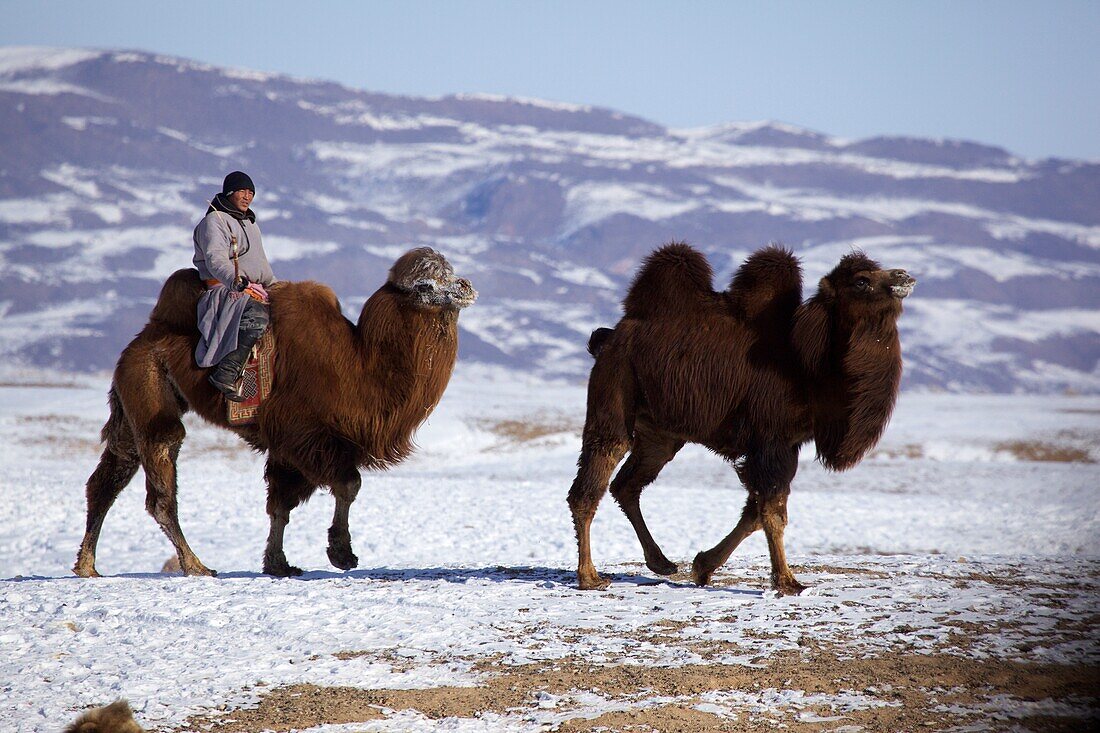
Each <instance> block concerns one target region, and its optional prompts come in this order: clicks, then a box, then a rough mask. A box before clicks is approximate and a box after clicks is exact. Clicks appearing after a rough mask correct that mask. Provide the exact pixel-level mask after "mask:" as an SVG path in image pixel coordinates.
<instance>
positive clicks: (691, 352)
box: [569, 243, 916, 595]
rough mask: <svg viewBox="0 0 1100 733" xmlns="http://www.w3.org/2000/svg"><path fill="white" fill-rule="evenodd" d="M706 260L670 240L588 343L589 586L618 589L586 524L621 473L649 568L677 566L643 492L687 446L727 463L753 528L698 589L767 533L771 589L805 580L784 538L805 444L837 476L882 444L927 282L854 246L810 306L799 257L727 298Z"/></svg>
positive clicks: (745, 275) (782, 255) (777, 261)
mask: <svg viewBox="0 0 1100 733" xmlns="http://www.w3.org/2000/svg"><path fill="white" fill-rule="evenodd" d="M712 280H713V275H712V272H711V268H710V264H709V263H708V262H707V261H706V258H704V257H703V255H702V254H700V253H699V252H697V251H695V250H694V249H692V248H691V247H689V246H687V245H686V244H677V243H673V244H670V245H667V246H665V247H663V248H661V249H659V250H657V251H656V252H654V253H653V254H652V255H650V256H649V258H648V259H647V260H646V262H645V263H644V265H643V267H642V269H641V270H640V271H639V273H638V275H637V277H636V278H635V280H634V283H633V284H632V285H631V288H630V291H629V292H628V294H627V296H626V299H625V301H624V303H623V310H624V316H623V318H622V320H621V321H619V323H618V325H616V326H615V328H614V329H598V330H597V331H595V332H594V333H593V334H592V338H591V340H590V341H589V350H590V351H592V353H593V355H594V356H595V357H596V363H595V364H594V365H593V367H592V374H591V377H590V379H589V383H588V415H587V418H586V420H585V425H584V434H583V443H582V448H581V454H580V460H579V461H578V466H579V470H578V472H577V478H576V480H575V481H574V482H573V486H572V488H571V489H570V491H569V507H570V509H571V510H572V513H573V523H574V527H575V529H576V532H577V550H578V561H577V583H578V585H579V586H580V588H582V589H598V588H605V587H607V585H608V583H609V581H608V580H606V579H605V578H603V577H601V576H600V575H599V574H597V572H596V568H595V566H594V565H593V564H592V554H591V549H590V543H589V531H590V527H591V524H592V517H593V516H594V515H595V513H596V507H597V505H598V504H599V502H600V499H601V498H602V497H603V494H604V491H605V490H606V489H607V483H608V479H609V478H610V476H611V473H612V472H613V471H614V470H615V466H616V465H617V464H618V463H619V461H620V460H622V458H623V456H625V455H626V454H627V452H628V451H629V453H630V456H629V458H627V460H626V463H624V464H623V466H622V468H621V469H619V472H618V474H617V475H616V476H615V480H614V481H612V482H611V494H612V496H614V497H615V499H616V501H618V503H619V505H620V507H621V508H622V510H623V512H624V513H625V514H626V516H627V518H628V519H629V520H630V523H631V524H632V525H633V527H634V530H635V532H636V533H637V535H638V540H639V541H640V542H641V545H642V551H643V553H644V555H645V560H646V565H647V566H648V567H649V569H650V570H652V571H653V572H655V573H657V574H659V575H671V574H672V573H674V572H676V569H677V567H676V565H675V564H674V563H673V562H671V561H670V560H669V559H668V558H667V557H665V554H664V553H663V552H662V551H661V548H660V547H659V546H658V545H657V543H656V542H655V541H654V539H653V536H652V535H651V534H650V532H649V529H648V528H647V527H646V524H645V520H644V519H643V518H642V512H641V508H640V505H639V501H638V500H639V497H640V496H641V493H642V490H643V489H644V488H645V487H646V486H647V485H649V484H650V483H652V482H653V481H654V480H655V479H656V478H657V474H658V473H659V472H660V471H661V469H662V468H664V466H665V464H667V463H668V462H669V461H671V460H672V458H673V457H674V456H675V455H676V453H677V451H679V450H680V448H682V447H683V445H684V444H685V443H689V442H690V443H699V444H701V445H704V446H706V447H707V448H709V449H710V450H712V451H714V452H715V453H717V454H718V455H720V456H722V457H723V458H725V459H726V460H728V461H729V462H730V463H731V464H732V465H733V467H734V469H735V470H736V471H737V475H738V477H739V478H740V479H741V482H742V483H743V484H744V485H745V488H746V489H748V492H749V495H748V500H747V502H746V503H745V508H744V511H743V513H742V515H741V520H740V521H739V522H738V524H737V526H736V527H735V528H734V529H733V531H732V532H731V533H730V534H729V535H728V536H727V537H726V538H725V539H723V540H722V541H721V542H719V543H718V544H717V545H715V546H714V547H712V548H711V549H709V550H707V551H705V552H700V553H699V554H698V555H696V557H695V561H694V563H693V564H692V576H693V578H694V580H695V582H696V583H698V584H699V585H706V584H707V583H709V582H710V579H711V576H712V574H713V573H714V571H715V570H716V569H717V568H719V567H720V566H721V565H722V564H723V563H725V561H726V560H727V559H728V558H729V556H730V554H732V553H733V551H734V549H735V548H736V547H737V545H738V544H739V543H740V542H741V541H742V540H744V539H745V538H746V537H748V536H749V535H750V534H752V533H753V532H755V531H756V530H758V529H761V528H762V529H763V530H764V534H765V535H766V536H767V540H768V550H769V553H770V555H771V566H772V570H771V581H772V585H773V586H774V587H775V589H776V590H778V591H779V592H780V593H781V594H788V595H789V594H798V593H800V592H802V590H804V588H805V586H803V585H802V584H801V583H799V582H798V581H797V580H795V577H794V575H793V574H792V573H791V570H790V568H789V567H788V566H787V559H786V554H785V552H784V549H783V530H784V528H785V527H786V524H787V495H788V494H789V493H790V485H791V481H792V480H793V479H794V475H795V472H796V471H797V470H798V450H799V446H801V445H802V444H803V443H807V442H809V441H810V440H813V441H814V442H815V444H816V446H817V454H818V459H819V460H820V461H821V462H822V463H823V464H824V465H825V466H826V467H827V468H830V469H833V470H837V471H840V470H844V469H847V468H850V467H852V466H854V465H855V464H856V463H858V462H859V460H860V459H861V458H862V457H863V454H864V453H865V452H866V451H868V450H869V449H870V448H871V447H872V446H874V444H875V443H876V442H877V441H878V439H879V437H880V436H881V435H882V431H883V430H884V429H885V427H886V423H887V421H888V420H889V418H890V414H891V412H892V411H893V407H894V400H895V399H896V396H897V390H898V384H899V381H900V379H901V346H900V343H899V341H898V331H897V319H898V316H899V315H900V314H901V310H902V307H901V300H902V298H904V297H906V296H907V295H908V294H909V293H910V292H911V291H912V289H913V286H914V285H915V284H916V280H914V279H913V278H912V277H910V276H909V275H908V273H906V272H905V271H904V270H883V269H882V268H881V267H879V265H878V264H877V263H876V262H874V261H873V260H871V259H870V258H868V257H867V256H866V255H864V254H863V253H862V252H853V253H851V254H849V255H846V256H845V257H844V258H843V259H841V261H840V264H838V265H837V266H836V268H835V269H833V271H832V272H830V273H829V274H828V275H826V276H825V277H824V278H822V279H821V282H820V284H819V286H818V291H817V294H816V295H815V296H814V297H813V298H811V299H810V300H809V301H807V302H806V303H801V299H802V274H801V269H800V267H799V263H798V260H797V259H796V258H795V257H794V255H792V254H791V253H790V252H789V251H787V250H785V249H782V248H779V247H768V248H765V249H763V250H760V251H758V252H757V253H755V254H753V255H752V256H751V257H749V259H748V260H747V261H746V262H745V264H744V265H743V266H742V267H741V268H740V269H739V270H738V271H737V273H736V274H735V275H734V277H733V281H732V282H731V283H730V286H729V288H728V289H727V290H726V291H724V292H715V291H714V290H713V286H712Z"/></svg>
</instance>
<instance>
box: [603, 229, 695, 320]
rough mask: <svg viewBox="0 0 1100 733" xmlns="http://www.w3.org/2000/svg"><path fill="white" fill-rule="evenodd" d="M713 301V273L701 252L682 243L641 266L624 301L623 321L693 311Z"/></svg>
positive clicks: (654, 256) (669, 247) (651, 256)
mask: <svg viewBox="0 0 1100 733" xmlns="http://www.w3.org/2000/svg"><path fill="white" fill-rule="evenodd" d="M713 297H714V273H713V271H712V270H711V268H710V263H709V262H707V258H706V257H704V256H703V254H702V253H701V252H699V251H698V250H696V249H695V248H693V247H691V246H689V245H688V244H686V243H684V242H672V243H671V244H666V245H665V246H664V247H661V248H660V249H658V250H657V251H655V252H654V253H653V254H651V255H650V256H649V257H646V259H645V262H644V263H642V268H641V269H640V270H639V271H638V274H637V276H635V278H634V282H633V283H632V284H631V285H630V290H629V291H628V292H627V294H626V298H625V299H624V300H623V313H624V315H625V317H626V318H637V319H647V318H652V317H654V316H660V315H666V314H668V313H678V312H683V311H684V310H693V309H694V308H695V307H698V306H700V305H704V304H705V303H707V302H708V301H710V300H711V299H712V298H713Z"/></svg>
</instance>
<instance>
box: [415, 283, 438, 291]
mask: <svg viewBox="0 0 1100 733" xmlns="http://www.w3.org/2000/svg"><path fill="white" fill-rule="evenodd" d="M415 288H416V292H418V293H430V292H432V290H434V289H435V288H434V287H433V286H432V284H431V283H417V284H416V285H415Z"/></svg>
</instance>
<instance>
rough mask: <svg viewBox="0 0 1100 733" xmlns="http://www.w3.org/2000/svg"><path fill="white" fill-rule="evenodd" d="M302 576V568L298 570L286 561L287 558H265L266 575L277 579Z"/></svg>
mask: <svg viewBox="0 0 1100 733" xmlns="http://www.w3.org/2000/svg"><path fill="white" fill-rule="evenodd" d="M301 574H302V569H301V568H296V567H294V566H293V565H291V564H290V563H288V562H287V561H286V558H285V557H284V558H280V559H272V558H267V557H265V558H264V575H274V576H275V577H276V578H296V577H298V576H299V575H301Z"/></svg>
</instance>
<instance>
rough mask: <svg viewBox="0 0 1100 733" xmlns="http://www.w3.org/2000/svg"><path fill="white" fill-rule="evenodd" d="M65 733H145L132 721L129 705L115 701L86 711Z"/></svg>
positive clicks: (132, 716)
mask: <svg viewBox="0 0 1100 733" xmlns="http://www.w3.org/2000/svg"><path fill="white" fill-rule="evenodd" d="M65 733H145V729H144V728H142V727H141V726H140V725H138V724H137V722H136V721H135V720H134V713H133V711H131V710H130V703H128V702H126V701H125V700H116V701H115V702H113V703H111V704H110V705H104V706H103V707H101V708H92V709H91V710H86V711H85V712H84V713H82V714H81V715H80V717H79V718H77V719H76V720H75V721H74V722H72V723H70V724H69V726H68V727H67V728H65Z"/></svg>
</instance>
